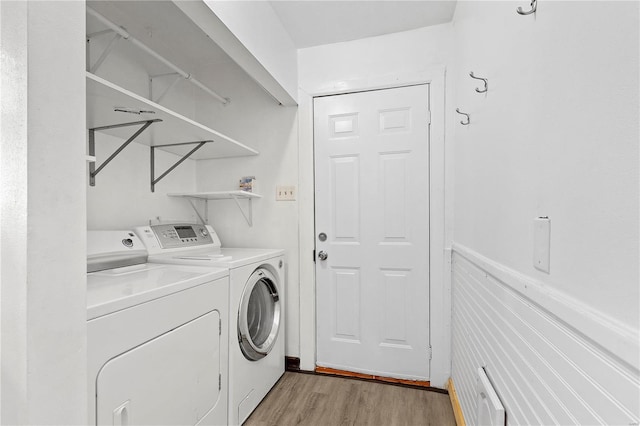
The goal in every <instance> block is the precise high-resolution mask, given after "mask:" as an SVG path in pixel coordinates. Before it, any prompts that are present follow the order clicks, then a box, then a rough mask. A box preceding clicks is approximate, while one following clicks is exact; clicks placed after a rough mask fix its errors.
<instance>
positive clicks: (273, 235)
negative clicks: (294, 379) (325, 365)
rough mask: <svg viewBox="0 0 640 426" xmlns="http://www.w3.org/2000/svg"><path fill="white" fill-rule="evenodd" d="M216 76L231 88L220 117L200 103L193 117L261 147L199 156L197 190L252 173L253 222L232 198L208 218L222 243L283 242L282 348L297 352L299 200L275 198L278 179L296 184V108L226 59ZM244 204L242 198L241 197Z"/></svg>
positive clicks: (225, 185)
mask: <svg viewBox="0 0 640 426" xmlns="http://www.w3.org/2000/svg"><path fill="white" fill-rule="evenodd" d="M219 78H221V79H223V82H224V83H223V84H224V86H225V87H226V88H227V90H228V91H229V93H232V94H233V102H232V103H231V104H230V105H228V106H227V107H225V109H226V111H225V113H226V116H225V119H224V120H216V119H215V111H212V110H211V109H210V108H208V107H207V106H206V105H205V104H204V103H202V104H201V106H202V107H201V108H199V111H198V119H199V120H201V122H203V123H204V124H207V122H208V121H212V122H216V125H217V127H218V128H219V129H220V130H221V131H222V132H223V133H224V132H228V133H233V134H234V137H237V139H238V140H240V141H242V142H243V143H246V144H248V145H250V146H251V147H253V148H255V149H257V150H258V151H259V152H260V155H258V156H252V157H239V158H228V159H220V160H202V161H199V162H198V164H197V169H196V170H197V171H196V181H197V190H198V191H218V190H220V191H223V190H236V189H238V184H239V180H240V178H241V177H243V176H255V177H256V179H257V190H256V191H254V192H256V193H258V194H260V195H262V196H263V198H261V199H256V200H254V201H253V226H252V227H249V226H248V224H247V222H246V221H245V219H244V217H243V216H242V213H241V212H240V211H239V210H238V207H237V206H236V204H235V202H234V201H233V200H223V201H210V202H209V220H210V224H211V225H212V226H213V227H214V228H215V229H216V231H217V232H218V234H219V236H220V239H221V240H222V244H223V246H226V247H262V248H282V249H285V251H286V262H285V263H286V281H287V285H286V300H287V302H286V320H285V324H286V328H285V333H286V354H287V356H294V357H297V356H299V351H300V349H299V327H298V324H299V314H298V310H299V296H298V289H299V281H298V276H299V274H298V203H297V201H275V193H276V186H277V185H293V186H297V185H298V165H297V158H298V144H297V138H298V133H297V130H298V129H297V108H295V107H284V106H279V105H277V104H275V103H274V102H273V100H272V99H271V98H270V97H269V96H268V95H267V94H266V93H264V92H263V91H262V90H261V89H259V88H258V87H256V86H255V85H247V84H246V83H245V82H244V81H243V80H242V79H241V78H239V75H238V72H237V70H236V69H235V65H233V64H229V65H228V67H227V68H224V67H223V68H221V69H220V73H219ZM241 204H242V206H243V208H245V209H246V208H247V202H246V201H241Z"/></svg>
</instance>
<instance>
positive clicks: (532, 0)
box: [516, 0, 538, 15]
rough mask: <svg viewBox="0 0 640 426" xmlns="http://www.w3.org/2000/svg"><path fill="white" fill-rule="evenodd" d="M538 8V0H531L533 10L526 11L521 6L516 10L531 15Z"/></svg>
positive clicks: (521, 13)
mask: <svg viewBox="0 0 640 426" xmlns="http://www.w3.org/2000/svg"><path fill="white" fill-rule="evenodd" d="M537 8H538V0H531V10H529V11H524V10H522V8H521V7H518V10H516V12H518V13H519V14H520V15H531V14H532V13H535V12H536V9H537Z"/></svg>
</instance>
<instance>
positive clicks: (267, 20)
mask: <svg viewBox="0 0 640 426" xmlns="http://www.w3.org/2000/svg"><path fill="white" fill-rule="evenodd" d="M205 3H206V5H207V6H208V7H209V8H210V9H211V10H212V11H213V12H214V13H215V14H216V16H217V17H218V19H220V20H221V21H222V22H223V23H224V25H225V26H226V27H227V28H229V30H230V31H231V32H232V33H233V35H234V36H235V37H236V38H237V39H238V40H239V41H240V43H242V46H243V47H244V48H245V49H246V50H247V51H248V52H249V54H250V55H251V56H253V57H255V59H256V60H257V61H258V63H259V64H260V65H261V66H262V67H264V69H265V70H266V71H267V72H268V74H270V75H271V76H272V77H273V79H275V80H276V82H277V83H278V84H279V85H280V86H281V87H282V89H284V90H285V92H286V94H287V95H288V97H289V98H290V100H291V101H292V102H290V101H289V99H286V97H282V96H276V94H277V93H278V92H279V90H275V91H274V92H273V93H274V96H276V97H277V98H278V100H279V101H280V102H282V103H283V104H285V105H294V104H295V101H296V98H297V94H298V93H297V82H298V73H297V55H296V48H295V46H294V44H293V41H292V40H291V38H290V37H289V34H288V33H287V31H286V30H285V29H284V27H283V26H282V24H281V23H280V19H279V18H278V16H277V15H276V13H275V12H274V10H273V8H272V7H271V5H270V4H269V2H266V1H235V2H233V1H210V0H205ZM228 53H229V54H230V55H231V56H232V57H234V55H233V52H232V51H229V52H228ZM234 59H236V61H239V63H241V64H244V63H245V61H243V60H242V59H241V58H240V57H238V58H234ZM252 68H253V67H252ZM247 71H248V72H249V71H250V69H247ZM265 83H266V82H265ZM265 83H263V84H264V85H265V87H266V88H269V87H268V86H267V84H265Z"/></svg>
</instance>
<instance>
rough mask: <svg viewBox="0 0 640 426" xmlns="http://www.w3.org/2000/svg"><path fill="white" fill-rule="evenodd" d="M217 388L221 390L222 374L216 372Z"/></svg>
mask: <svg viewBox="0 0 640 426" xmlns="http://www.w3.org/2000/svg"><path fill="white" fill-rule="evenodd" d="M218 390H222V374H218Z"/></svg>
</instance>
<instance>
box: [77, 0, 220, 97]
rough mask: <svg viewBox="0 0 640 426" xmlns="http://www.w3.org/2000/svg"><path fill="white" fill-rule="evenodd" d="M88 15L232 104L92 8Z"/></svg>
mask: <svg viewBox="0 0 640 426" xmlns="http://www.w3.org/2000/svg"><path fill="white" fill-rule="evenodd" d="M87 13H88V14H89V15H91V16H93V17H94V18H96V19H97V20H98V21H100V22H102V23H103V24H104V25H106V26H107V27H108V28H109V29H110V30H113V31H115V32H116V33H117V34H120V35H121V36H122V38H123V39H125V40H127V41H130V42H131V43H133V44H134V45H135V46H137V47H139V48H140V49H142V50H144V51H145V52H147V53H148V54H150V55H151V56H153V57H154V58H156V59H157V60H159V61H160V62H162V63H163V64H165V65H166V66H168V67H169V68H171V69H172V70H174V71H175V72H177V73H178V74H180V75H181V76H182V77H183V78H184V79H185V80H187V81H189V82H191V84H193V85H195V86H197V87H199V88H200V89H202V90H203V91H205V92H207V93H208V94H210V95H211V96H213V97H214V98H215V99H217V100H218V101H219V102H220V103H222V104H223V105H226V104H228V103H229V102H231V100H230V99H229V98H225V97H222V96H220V95H219V94H217V93H216V92H214V91H213V90H211V89H209V88H208V87H207V86H205V85H204V84H202V83H200V82H199V81H198V80H196V79H195V78H194V77H193V76H191V74H189V73H187V72H185V71H183V70H182V69H181V68H180V67H178V66H177V65H175V64H173V63H172V62H169V60H167V59H165V58H164V57H163V56H160V54H159V53H157V52H156V51H155V50H153V49H151V48H150V47H147V45H145V44H144V43H142V42H141V41H139V40H137V39H136V38H135V37H133V36H132V35H131V34H129V33H128V32H127V31H126V30H125V29H123V28H121V27H119V26H117V25H116V24H114V23H113V22H111V21H109V20H108V19H107V18H105V17H104V16H102V15H101V14H99V13H98V12H96V11H95V10H93V9H92V8H90V7H87Z"/></svg>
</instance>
